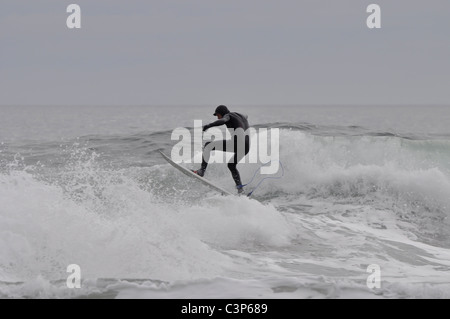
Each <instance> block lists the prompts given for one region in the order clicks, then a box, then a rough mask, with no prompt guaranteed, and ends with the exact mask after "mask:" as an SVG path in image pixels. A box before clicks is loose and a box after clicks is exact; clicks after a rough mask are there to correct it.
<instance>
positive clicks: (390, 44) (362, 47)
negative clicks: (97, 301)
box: [0, 0, 450, 105]
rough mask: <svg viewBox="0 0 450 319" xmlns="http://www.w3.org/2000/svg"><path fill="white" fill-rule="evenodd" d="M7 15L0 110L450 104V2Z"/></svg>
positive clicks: (261, 2)
mask: <svg viewBox="0 0 450 319" xmlns="http://www.w3.org/2000/svg"><path fill="white" fill-rule="evenodd" d="M71 3H76V4H79V5H80V7H81V26H82V28H81V29H79V30H75V29H72V30H69V29H68V28H67V26H66V19H67V17H68V15H69V14H68V13H66V8H67V6H68V5H69V4H71ZM371 3H377V4H379V5H380V6H381V10H382V28H381V29H378V30H370V29H368V28H367V25H366V19H367V17H368V15H369V14H368V13H366V8H367V6H368V5H369V4H371ZM0 4H1V7H0V43H1V48H0V105H10V104H14V105H16V104H32V105H34V104H39V105H42V104H56V105H59V104H64V105H80V104H83V105H109V104H114V105H118V104H119V105H131V104H133V105H134V104H138V105H140V104H145V105H148V104H150V105H153V104H154V105H161V104H164V105H171V104H178V105H179V104H181V105H183V104H191V105H192V104H201V105H216V104H234V105H236V104H251V105H256V104H450V1H449V0H429V1H424V0H395V1H393V0H372V1H365V0H145V1H144V0H142V1H139V0H122V1H118V0H72V1H62V0H36V1H30V0H27V1H23V0H0Z"/></svg>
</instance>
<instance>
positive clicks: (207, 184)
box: [159, 151, 233, 196]
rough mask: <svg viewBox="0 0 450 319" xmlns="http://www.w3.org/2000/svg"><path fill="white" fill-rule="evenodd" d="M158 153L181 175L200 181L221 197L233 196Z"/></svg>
mask: <svg viewBox="0 0 450 319" xmlns="http://www.w3.org/2000/svg"><path fill="white" fill-rule="evenodd" d="M159 153H160V154H161V156H162V157H163V158H164V159H165V160H166V161H167V162H168V163H169V164H170V165H172V166H173V167H175V168H176V169H177V170H179V171H180V172H182V173H183V174H185V175H187V176H189V177H191V178H195V179H197V180H198V181H200V182H201V183H203V184H204V185H206V186H208V187H210V188H212V189H214V190H216V191H218V192H219V193H221V194H222V195H230V196H231V195H233V194H231V193H230V192H228V191H226V190H225V189H223V188H221V187H219V186H217V185H214V184H213V183H211V182H210V181H208V180H207V179H205V178H204V177H201V176H199V175H197V174H195V173H194V172H193V171H191V170H189V169H187V168H186V167H183V166H181V165H180V164H177V163H175V162H174V161H172V159H171V158H170V157H169V156H167V155H166V154H164V153H163V152H161V151H159Z"/></svg>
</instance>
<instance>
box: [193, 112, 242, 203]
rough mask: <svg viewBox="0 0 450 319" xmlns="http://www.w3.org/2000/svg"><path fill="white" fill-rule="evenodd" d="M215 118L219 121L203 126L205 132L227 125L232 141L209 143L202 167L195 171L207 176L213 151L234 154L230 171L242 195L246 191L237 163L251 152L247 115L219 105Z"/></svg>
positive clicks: (229, 167) (206, 145)
mask: <svg viewBox="0 0 450 319" xmlns="http://www.w3.org/2000/svg"><path fill="white" fill-rule="evenodd" d="M214 116H217V119H218V120H217V121H215V122H213V123H211V124H208V125H205V126H203V132H205V131H206V130H207V129H209V128H211V127H215V126H221V125H224V124H225V125H226V126H227V128H228V129H229V130H230V132H231V139H230V140H219V141H214V142H207V143H206V144H205V147H204V151H203V158H202V166H201V167H200V169H198V170H196V171H194V173H196V174H197V175H199V176H201V177H203V176H204V175H205V171H206V168H207V166H208V162H209V158H210V152H211V151H214V150H218V151H223V152H230V153H231V152H232V153H234V156H233V158H232V159H231V161H230V162H229V163H228V169H229V170H230V172H231V176H232V177H233V180H234V182H235V183H236V188H237V190H238V193H239V194H241V193H242V192H243V191H244V188H243V186H242V182H241V176H240V174H239V171H238V170H237V168H236V166H237V163H239V161H240V160H241V159H242V158H244V156H245V155H247V154H248V152H249V150H250V138H249V136H248V134H246V133H247V130H248V128H249V124H248V120H247V115H243V114H240V113H237V112H230V111H229V110H228V108H227V107H226V106H225V105H219V106H218V107H217V108H216V111H215V112H214Z"/></svg>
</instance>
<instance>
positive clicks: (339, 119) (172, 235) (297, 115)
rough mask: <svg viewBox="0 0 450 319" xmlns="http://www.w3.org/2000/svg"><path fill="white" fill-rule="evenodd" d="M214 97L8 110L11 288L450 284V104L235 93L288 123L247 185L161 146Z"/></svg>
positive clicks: (272, 123)
mask: <svg viewBox="0 0 450 319" xmlns="http://www.w3.org/2000/svg"><path fill="white" fill-rule="evenodd" d="M214 108H215V105H214V106H202V107H200V106H172V107H168V106H164V107H163V106H160V107H156V106H154V107H150V106H121V107H119V106H96V107H87V106H72V107H69V106H33V107H31V106H29V107H25V106H3V107H0V298H151V299H159V298H164V299H175V298H177V299H178V298H181V299H184V298H247V299H260V298H268V299H271V298H273V299H286V298H287V299H297V298H318V299H321V298H333V299H338V298H370V299H372V298H449V297H450V276H449V270H450V219H449V215H450V129H449V127H448V123H450V107H445V106H298V107H297V106H241V107H240V106H229V108H230V109H231V110H232V111H237V112H241V113H245V114H247V115H248V116H249V122H250V125H251V126H253V127H255V128H279V129H280V140H279V145H277V146H278V147H279V150H280V162H281V163H282V164H283V168H284V174H283V175H282V178H280V179H268V180H265V181H264V182H263V183H262V184H261V186H260V187H258V188H257V189H256V190H255V192H254V194H253V196H252V197H251V198H247V197H238V196H236V197H233V198H230V197H227V196H221V195H220V194H217V193H216V192H214V191H213V190H211V189H208V187H206V186H204V185H202V184H199V183H196V182H195V181H193V180H191V179H189V178H187V177H186V176H185V175H183V174H181V173H180V172H179V171H177V170H175V169H174V168H173V167H171V166H170V165H169V164H167V162H165V161H164V160H163V159H162V158H161V156H160V155H159V153H158V150H162V151H164V152H165V153H166V154H170V150H171V148H172V147H173V146H174V145H175V144H176V143H177V141H172V140H171V133H172V131H173V129H175V128H178V127H186V128H189V129H193V127H192V126H193V123H194V120H203V122H204V123H210V122H212V121H214V120H215V118H214V117H213V116H212V115H211V114H212V111H213V110H214ZM256 138H257V136H252V139H253V141H254V140H255V139H256ZM196 155H197V156H198V155H199V154H196ZM187 166H189V167H192V168H195V165H194V164H192V165H187ZM259 167H260V164H258V163H253V164H247V163H243V164H239V165H238V169H239V171H240V172H241V176H242V179H243V181H244V182H248V181H250V180H251V179H252V177H253V176H254V173H255V172H256V171H257V170H258V168H259ZM280 173H281V172H280ZM277 176H281V175H280V174H278V175H277ZM205 177H206V178H208V179H209V180H211V181H214V183H215V184H217V185H220V186H221V187H223V188H225V189H226V190H228V191H230V192H233V193H235V192H236V190H235V189H234V183H233V180H232V178H231V175H230V173H229V171H228V169H227V167H226V165H225V164H211V165H210V166H209V167H208V171H207V173H206V175H205ZM263 177H264V176H257V180H256V183H257V181H258V178H263ZM248 188H250V189H251V185H250V186H248ZM72 264H76V265H79V266H80V269H81V282H82V285H81V288H80V289H69V288H68V287H67V282H66V280H67V278H68V276H69V275H70V273H68V272H67V267H68V265H72ZM371 265H376V266H378V267H379V269H380V287H370V285H368V278H369V277H370V276H371V275H372V272H370V271H368V269H369V266H371Z"/></svg>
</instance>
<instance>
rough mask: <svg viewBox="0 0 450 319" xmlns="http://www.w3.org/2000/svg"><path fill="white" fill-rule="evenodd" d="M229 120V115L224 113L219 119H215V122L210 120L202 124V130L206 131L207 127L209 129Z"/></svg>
mask: <svg viewBox="0 0 450 319" xmlns="http://www.w3.org/2000/svg"><path fill="white" fill-rule="evenodd" d="M229 120H230V115H228V114H225V115H224V116H223V117H222V118H221V119H220V120H217V121H215V122H212V123H211V124H208V125H205V126H203V131H206V130H207V129H209V128H211V127H215V126H221V125H224V124H225V123H226V122H228V121H229Z"/></svg>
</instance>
